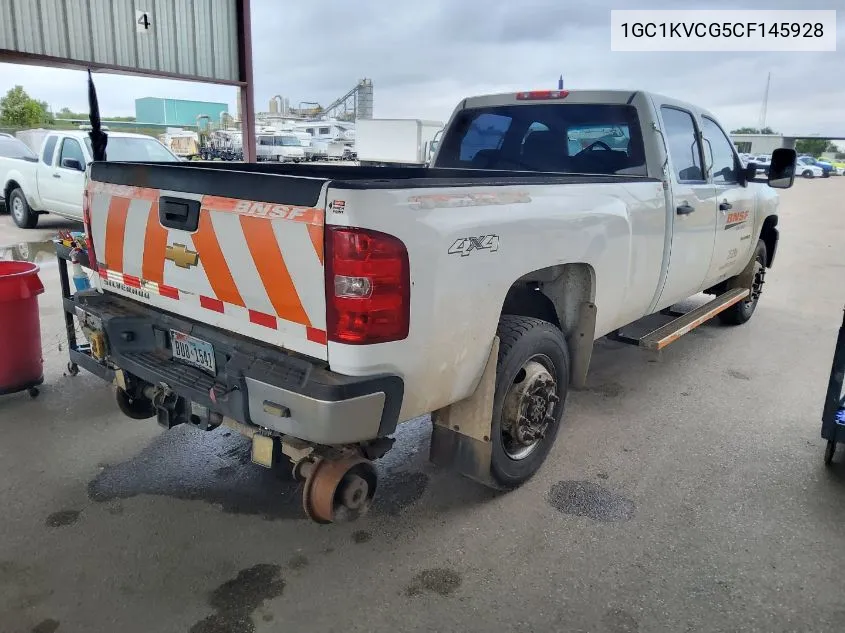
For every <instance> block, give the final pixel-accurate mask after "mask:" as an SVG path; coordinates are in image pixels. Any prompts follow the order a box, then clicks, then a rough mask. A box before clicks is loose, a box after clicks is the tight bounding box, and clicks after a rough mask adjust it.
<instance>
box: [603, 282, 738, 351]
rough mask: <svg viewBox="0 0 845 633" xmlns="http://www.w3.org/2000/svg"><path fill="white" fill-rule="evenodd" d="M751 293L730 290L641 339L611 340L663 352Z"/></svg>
mask: <svg viewBox="0 0 845 633" xmlns="http://www.w3.org/2000/svg"><path fill="white" fill-rule="evenodd" d="M750 292H751V291H750V290H749V289H748V288H734V289H733V290H728V291H727V292H726V293H725V294H722V295H719V296H718V297H716V298H715V299H713V300H712V301H708V302H707V303H705V304H704V305H703V306H701V307H700V308H696V309H695V310H692V311H690V312H687V313H686V314H684V315H683V316H679V317H678V318H676V319H673V320H672V321H669V323H667V324H666V325H664V326H662V327H659V328H657V329H656V330H654V331H653V332H649V333H648V334H646V335H645V336H643V337H642V338H639V339H636V338H631V337H629V336H625V335H623V334H621V333H619V332H617V333H616V334H615V335H613V336H612V337H610V338H612V339H613V340H615V341H619V342H621V343H630V344H631V345H638V346H639V347H644V348H645V349H650V350H661V349H663V348H664V347H666V346H667V345H669V344H670V343H674V342H675V341H677V340H678V339H679V338H681V337H682V336H683V335H684V334H686V333H688V332H690V331H692V330H694V329H695V328H697V327H698V326H699V325H701V324H702V323H705V322H707V321H709V320H710V319H712V318H713V317H714V316H716V315H717V314H719V313H720V312H723V311H724V310H727V309H728V308H730V307H731V306H732V305H734V304H736V303H739V302H740V301H742V300H743V299H745V298H746V297H747V296H748V295H749V294H750ZM663 313H664V314H667V313H668V314H673V315H674V314H678V313H676V312H671V311H668V310H665V311H663Z"/></svg>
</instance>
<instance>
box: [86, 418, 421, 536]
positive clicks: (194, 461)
mask: <svg viewBox="0 0 845 633" xmlns="http://www.w3.org/2000/svg"><path fill="white" fill-rule="evenodd" d="M425 423H426V421H425V420H421V421H420V422H419V423H417V422H412V423H408V425H402V426H400V429H399V432H398V433H397V436H398V437H399V439H398V440H397V442H396V445H395V446H394V451H395V453H394V452H393V451H391V452H390V453H388V454H387V455H386V456H385V457H384V458H383V459H380V460H377V461H376V468H377V470H378V472H379V487H378V491H377V493H376V498H375V501H374V503H373V507H372V509H371V510H370V512H369V516H380V515H381V516H384V515H388V516H396V515H398V514H400V513H401V512H402V511H403V510H404V509H406V508H408V507H410V506H411V505H413V504H414V503H416V502H417V501H418V500H419V499H420V498H421V497H422V496H423V494H424V493H425V490H426V488H427V486H428V483H429V477H428V475H427V474H425V473H423V472H419V471H416V470H400V469H401V468H408V466H409V460H408V459H407V457H408V456H410V455H415V454H417V453H419V452H420V450H421V448H420V447H419V446H415V445H414V444H415V442H418V441H420V440H421V438H426V440H427V434H426V433H424V432H423V430H424V429H425ZM419 427H422V430H421V428H419ZM250 446H251V444H250V442H249V440H247V439H246V438H244V437H242V436H240V435H238V434H237V433H230V432H228V431H226V430H225V429H217V430H215V431H209V432H206V431H200V430H199V429H196V428H194V427H192V426H189V425H180V426H177V427H175V428H173V429H171V430H170V431H163V432H162V433H161V435H159V436H157V437H156V438H155V439H154V440H153V441H152V442H151V443H150V444H149V445H148V446H147V447H146V448H145V449H144V450H142V451H141V452H140V453H139V454H138V455H136V456H135V457H133V458H132V459H130V460H128V461H125V462H122V463H119V464H111V465H106V466H105V467H104V468H103V470H102V471H101V472H100V473H99V475H98V476H97V477H96V478H95V479H93V480H92V481H91V482H90V483H89V484H88V496H89V497H90V498H91V499H92V500H93V501H96V502H109V503H114V502H115V501H116V500H118V499H127V498H130V497H134V496H136V495H139V494H152V495H161V496H167V497H173V498H176V499H184V500H191V501H205V502H207V503H211V504H215V505H218V506H220V507H221V508H222V510H223V511H224V512H227V513H232V514H252V515H257V516H261V517H262V518H265V519H268V520H273V519H305V514H304V512H303V510H302V499H301V493H302V484H301V483H300V482H297V481H295V480H294V479H293V478H292V476H291V473H290V468H289V467H288V466H287V464H284V465H282V466H280V467H278V468H274V469H267V468H263V467H261V466H257V465H255V464H252V463H251V461H250Z"/></svg>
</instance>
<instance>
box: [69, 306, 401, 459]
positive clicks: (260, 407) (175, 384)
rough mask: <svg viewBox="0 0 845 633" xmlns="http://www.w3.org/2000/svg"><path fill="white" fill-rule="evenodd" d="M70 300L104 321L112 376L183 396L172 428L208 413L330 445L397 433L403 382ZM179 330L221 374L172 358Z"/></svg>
mask: <svg viewBox="0 0 845 633" xmlns="http://www.w3.org/2000/svg"><path fill="white" fill-rule="evenodd" d="M69 301H71V302H72V303H73V307H74V309H75V310H77V312H79V311H80V310H81V311H84V312H85V313H86V314H89V315H93V316H94V317H96V319H99V320H100V321H101V322H102V330H103V332H104V334H105V338H106V349H107V352H108V355H107V358H106V363H107V364H108V365H109V366H110V367H111V368H112V369H121V370H123V371H124V372H125V373H127V374H130V375H131V376H133V377H136V378H137V379H140V380H142V381H144V382H145V383H149V384H151V385H161V384H162V383H163V384H165V385H167V387H168V388H169V389H170V390H171V391H172V392H173V393H174V394H176V395H177V396H178V398H179V402H178V403H177V405H176V406H175V407H174V408H173V411H172V415H173V420H172V421H171V422H170V424H172V423H179V422H187V421H191V422H194V423H197V424H201V423H202V422H203V420H201V419H200V420H198V419H192V416H193V418H196V417H197V413H196V412H197V411H199V412H200V415H203V414H204V411H205V410H207V411H208V412H214V413H219V414H220V415H223V416H227V417H230V418H233V419H235V420H237V421H239V422H243V423H246V424H255V425H258V426H262V427H265V428H267V429H271V430H273V431H278V432H279V433H283V434H285V435H290V436H293V437H297V438H300V439H303V440H307V441H310V442H315V443H318V444H329V445H331V444H348V443H354V442H361V441H366V440H371V439H375V438H377V437H384V436H386V435H389V434H391V433H393V431H394V430H395V429H396V423H397V421H398V417H399V410H400V408H401V405H402V397H403V393H404V383H403V381H402V379H401V378H399V377H398V376H391V375H378V376H366V377H356V376H345V375H341V374H337V373H334V372H332V371H330V370H329V369H328V368H327V367H326V365H325V363H323V362H321V361H316V360H312V359H308V358H305V357H302V356H297V355H292V354H288V353H286V352H284V351H282V350H280V349H278V348H276V347H273V346H271V345H269V344H262V343H259V342H257V341H253V340H251V339H246V338H244V337H241V336H239V335H237V334H232V333H229V332H225V331H223V330H218V329H216V328H212V327H208V326H205V325H203V324H201V323H197V322H195V321H192V320H189V319H185V318H183V317H179V316H176V315H173V314H169V313H165V312H162V311H159V310H154V309H151V308H148V307H146V306H143V305H141V304H138V303H136V302H134V301H131V300H129V299H123V298H121V297H116V296H114V295H110V294H100V293H98V292H95V291H90V292H84V293H78V294H77V295H76V296H75V297H74V299H72V300H69ZM171 329H174V330H177V331H179V332H184V333H186V334H190V335H191V336H194V337H196V338H199V339H202V340H203V341H206V342H208V343H210V344H211V345H212V346H213V347H214V356H215V361H216V365H217V372H216V375H214V376H211V375H210V374H209V373H207V372H205V371H203V370H201V369H197V368H194V367H191V366H188V365H185V364H183V363H181V362H179V361H175V360H173V359H172V358H171V351H170V330H171ZM95 373H98V374H99V375H101V376H105V375H108V372H99V371H95ZM192 403H195V404H196V405H200V407H192ZM160 421H161V417H160ZM170 424H168V425H170Z"/></svg>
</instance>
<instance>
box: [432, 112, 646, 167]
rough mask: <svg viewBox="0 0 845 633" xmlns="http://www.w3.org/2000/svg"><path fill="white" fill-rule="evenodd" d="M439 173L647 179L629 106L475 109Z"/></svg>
mask: <svg viewBox="0 0 845 633" xmlns="http://www.w3.org/2000/svg"><path fill="white" fill-rule="evenodd" d="M436 166H437V167H459V168H465V169H467V168H468V169H501V170H510V171H533V172H555V173H567V174H625V175H634V176H645V175H647V173H648V172H647V170H646V162H645V151H644V149H643V138H642V132H641V130H640V123H639V118H638V116H637V110H636V108H635V107H633V106H628V105H612V104H560V103H556V104H543V105H537V104H532V105H530V106H527V105H512V106H496V107H490V108H470V109H466V110H463V111H462V112H460V113H459V114H458V116H457V118H456V119H455V121H454V122H453V124H452V125H451V126H450V128H449V129H448V131H447V133H446V135H445V136H444V138H443V144H442V147H441V150H440V153H439V155H438V157H437V165H436Z"/></svg>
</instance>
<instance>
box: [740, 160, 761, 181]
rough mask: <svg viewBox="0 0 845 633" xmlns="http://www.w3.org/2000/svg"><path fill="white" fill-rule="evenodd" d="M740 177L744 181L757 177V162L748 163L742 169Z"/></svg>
mask: <svg viewBox="0 0 845 633" xmlns="http://www.w3.org/2000/svg"><path fill="white" fill-rule="evenodd" d="M742 178H743V180H745V182H752V181H754V180H755V179H756V178H757V163H748V164H747V165H746V166H745V168H743V170H742Z"/></svg>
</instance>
